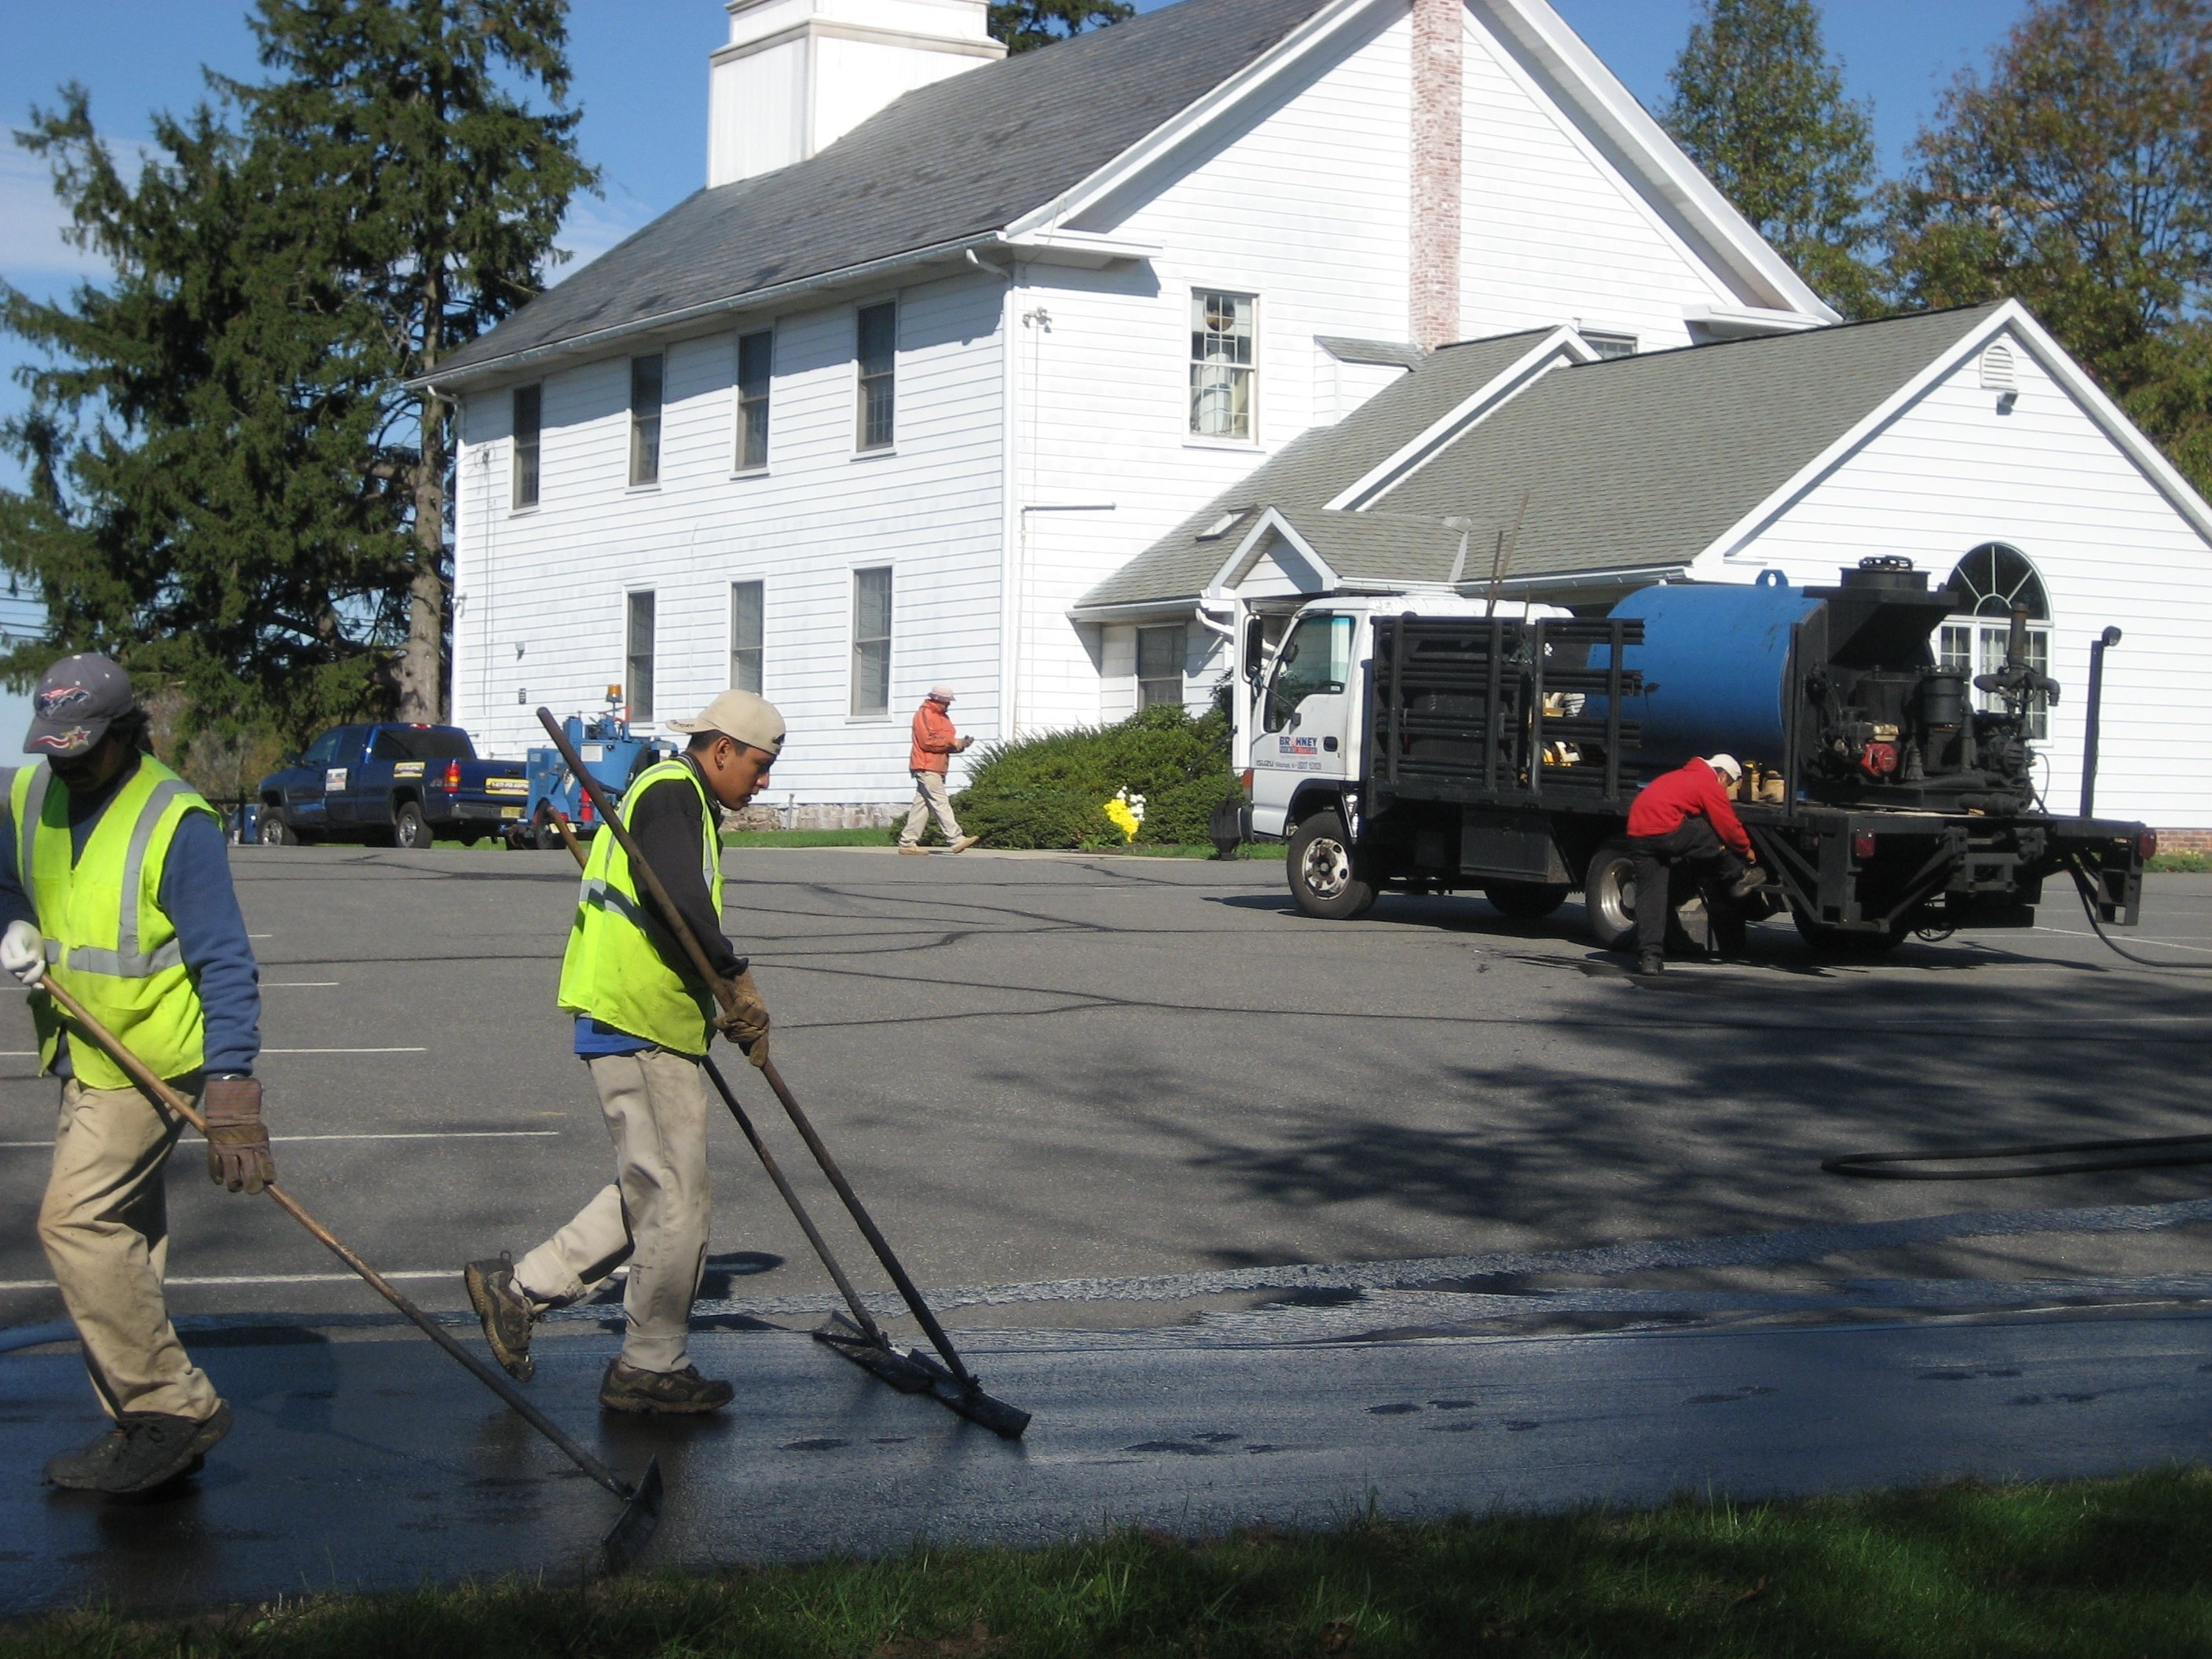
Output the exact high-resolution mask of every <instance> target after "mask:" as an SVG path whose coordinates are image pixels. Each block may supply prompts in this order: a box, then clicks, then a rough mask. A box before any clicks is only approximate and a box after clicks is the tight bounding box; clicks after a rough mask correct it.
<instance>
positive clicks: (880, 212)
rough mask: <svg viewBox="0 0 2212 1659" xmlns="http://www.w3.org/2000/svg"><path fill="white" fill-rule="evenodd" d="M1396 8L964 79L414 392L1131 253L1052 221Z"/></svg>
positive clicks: (1588, 99)
mask: <svg viewBox="0 0 2212 1659" xmlns="http://www.w3.org/2000/svg"><path fill="white" fill-rule="evenodd" d="M1402 3H1403V0H1177V3H1176V4H1173V5H1169V6H1164V7H1162V8H1160V9H1158V10H1157V11H1152V12H1147V13H1146V14H1143V15H1139V16H1137V17H1133V18H1131V19H1129V20H1127V21H1124V22H1121V23H1116V24H1115V25H1114V26H1113V27H1110V28H1104V29H1096V30H1092V31H1090V32H1089V33H1084V34H1079V35H1076V36H1074V37H1073V38H1072V39H1069V40H1061V41H1058V42H1055V43H1054V44H1053V45H1052V46H1047V47H1044V48H1042V49H1041V50H1039V51H1036V52H1019V53H1016V54H1014V55H1012V56H1011V57H1008V58H1002V59H1000V60H999V61H997V62H995V63H991V64H983V65H981V66H980V67H977V68H975V69H970V70H964V71H963V72H962V73H960V74H957V75H954V76H950V77H949V78H947V79H945V80H943V81H939V82H935V83H933V84H932V85H930V86H927V87H923V88H919V89H917V90H915V91H913V92H909V93H908V94H905V95H904V96H902V97H901V98H899V99H897V100H896V101H894V102H893V103H891V104H890V106H888V107H886V108H885V109H884V110H883V111H881V112H878V114H876V115H874V116H872V117H871V118H869V119H867V120H866V121H864V122H862V123H861V124H860V125H859V126H857V127H855V128H854V130H853V131H851V132H849V133H848V134H846V135H845V137H842V138H841V139H839V140H838V141H837V142H836V143H834V144H831V145H830V146H829V147H828V148H827V149H823V151H821V152H820V153H819V154H818V155H814V156H811V157H810V158H808V159H807V160H805V161H799V162H796V163H794V164H793V165H792V166H790V167H782V168H779V169H778V170H776V171H775V172H773V173H763V174H760V175H758V176H757V177H755V178H751V179H741V180H739V181H738V183H735V184H731V185H721V186H720V187H718V188H714V189H709V190H702V191H698V192H696V194H694V195H692V196H690V197H687V198H685V199H684V201H683V202H681V203H679V204H677V206H676V207H674V208H672V209H671V210H669V211H668V212H667V213H665V214H663V215H662V216H660V217H659V218H658V219H656V220H654V221H653V222H652V223H651V224H649V225H647V226H646V227H645V228H643V229H642V230H640V231H639V232H637V233H636V234H635V235H633V236H631V237H629V239H628V240H625V241H623V242H622V243H621V244H619V245H618V246H616V247H614V248H612V249H610V250H609V251H608V252H605V253H604V254H601V255H600V256H599V258H597V259H595V260H593V261H592V263H591V264H588V265H586V266H585V267H584V268H583V269H582V270H580V271H578V272H576V273H575V274H574V276H569V277H568V278H567V279H566V280H565V281H563V282H562V283H558V284H557V285H556V286H555V287H554V288H552V289H549V290H548V291H547V292H545V293H544V294H542V295H538V297H537V298H536V299H534V300H532V301H531V302H530V303H529V304H527V305H526V306H525V307H523V308H522V309H521V310H520V311H519V312H517V313H514V314H513V316H511V317H509V318H507V319H506V320H505V321H503V322H501V324H500V325H498V326H496V327H495V328H494V329H492V330H491V331H489V332H488V333H486V334H484V335H482V336H480V337H478V338H477V339H475V340H473V341H471V342H470V343H467V344H466V345H464V346H461V347H459V349H456V350H455V351H453V353H452V354H451V355H450V356H447V358H446V359H445V360H444V362H441V364H440V365H439V367H438V368H437V369H436V370H435V372H434V373H433V374H429V375H427V376H424V377H422V378H421V379H420V380H417V381H416V382H414V384H416V385H421V384H424V383H426V382H430V381H435V382H436V383H438V384H440V385H441V386H443V385H453V384H456V383H459V382H463V381H468V380H481V379H486V378H489V377H491V376H493V375H495V374H500V373H501V372H502V371H512V370H515V369H519V368H522V367H523V366H524V365H526V364H527V363H530V362H536V361H539V360H542V359H544V358H546V357H550V356H556V355H560V356H567V355H571V354H580V353H582V352H585V351H587V350H589V349H592V348H594V347H596V346H599V345H603V344H607V343H611V342H613V341H615V340H617V339H620V338H623V337H629V336H635V335H641V334H649V333H652V332H653V331H661V330H666V331H679V330H681V329H683V328H684V327H685V326H687V325H694V324H696V322H698V321H699V319H705V318H709V317H713V316H715V315H719V314H720V313H726V312H732V311H737V310H742V309H750V308H757V307H766V306H769V305H771V304H774V303H776V302H777V301H780V300H781V299H783V298H785V297H787V296H795V295H796V294H797V293H799V292H802V291H811V290H818V289H821V288H823V287H824V286H827V285H830V284H838V285H858V284H860V283H866V282H871V281H876V280H883V281H885V282H889V281H892V280H895V279H896V276H897V275H898V274H900V273H902V272H905V271H907V270H911V269H913V268H915V267H916V266H918V265H921V264H931V263H934V262H942V263H943V264H945V265H946V266H948V267H950V266H952V265H954V264H957V262H958V260H959V259H960V258H961V256H962V255H963V252H966V251H969V250H981V249H984V248H986V247H987V246H991V245H994V244H997V243H1005V244H1007V245H1009V246H1013V247H1016V248H1030V247H1034V248H1035V250H1036V251H1037V252H1045V251H1046V250H1056V251H1057V252H1058V253H1059V254H1060V257H1065V258H1075V259H1076V260H1078V262H1081V261H1082V260H1083V259H1084V258H1086V257H1088V258H1091V260H1093V261H1094V262H1095V261H1097V260H1100V259H1105V258H1138V257H1143V256H1144V255H1145V254H1146V253H1147V252H1151V250H1145V249H1139V248H1134V247H1133V246H1127V245H1117V244H1115V243H1113V242H1112V240H1111V239H1110V238H1100V237H1097V236H1086V235H1085V234H1084V233H1081V232H1077V231H1071V230H1070V229H1069V228H1068V226H1069V225H1070V224H1071V222H1074V221H1076V220H1078V219H1079V218H1080V217H1081V216H1082V214H1083V213H1084V211H1085V210H1086V209H1087V208H1089V207H1091V206H1094V205H1096V204H1098V203H1099V202H1100V201H1101V200H1103V198H1104V197H1106V196H1108V195H1109V194H1110V193H1111V192H1113V191H1115V190H1117V189H1120V188H1121V187H1123V186H1125V185H1127V183H1128V182H1129V181H1130V180H1131V179H1133V178H1137V177H1139V176H1140V175H1142V174H1143V173H1145V171H1146V169H1147V168H1149V167H1153V166H1155V165H1156V164H1158V162H1159V161H1161V159H1162V158H1163V157H1164V156H1166V155H1170V154H1171V153H1174V152H1176V150H1177V148H1178V147H1179V146H1182V145H1183V144H1185V143H1188V142H1190V141H1191V140H1192V139H1193V137H1194V136H1202V135H1204V134H1205V133H1206V132H1207V131H1210V130H1211V127H1212V125H1213V124H1214V123H1216V122H1217V121H1218V119H1220V118H1222V116H1223V114H1224V112H1226V111H1229V110H1233V109H1235V108H1237V107H1239V106H1240V105H1241V103H1242V101H1243V100H1244V99H1245V98H1246V97H1247V96H1248V95H1251V94H1255V93H1256V92H1257V91H1258V90H1259V89H1260V88H1263V87H1264V86H1265V85H1267V83H1268V82H1270V81H1272V80H1273V78H1275V77H1276V76H1278V75H1279V73H1283V72H1287V71H1288V70H1290V69H1291V67H1292V66H1293V64H1295V63H1296V62H1297V60H1298V59H1299V58H1302V57H1304V55H1305V54H1306V53H1307V52H1310V51H1311V50H1322V49H1326V43H1327V41H1328V40H1329V39H1331V38H1334V35H1335V34H1336V33H1338V32H1339V30H1340V28H1344V27H1352V26H1353V25H1355V24H1356V23H1357V21H1358V18H1359V16H1360V15H1362V14H1364V13H1366V12H1368V11H1370V9H1374V8H1376V7H1377V6H1381V5H1389V4H1402ZM1468 5H1469V7H1470V9H1471V10H1472V11H1473V13H1474V16H1475V18H1476V20H1477V21H1478V23H1479V26H1480V27H1483V28H1485V29H1486V30H1487V32H1488V33H1489V34H1490V36H1491V38H1492V40H1494V41H1495V42H1496V43H1497V44H1498V46H1499V48H1500V49H1501V50H1503V51H1504V52H1506V53H1507V54H1508V55H1509V56H1510V57H1511V58H1513V59H1514V61H1515V62H1516V64H1518V65H1519V67H1520V69H1521V70H1522V73H1524V74H1525V75H1526V76H1528V78H1529V79H1530V81H1531V82H1533V83H1534V85H1535V86H1536V87H1537V88H1539V89H1540V90H1541V92H1542V94H1544V95H1545V96H1547V97H1548V98H1550V99H1552V100H1554V101H1555V102H1556V103H1557V104H1558V106H1559V108H1560V109H1561V110H1562V111H1563V112H1565V113H1566V114H1567V115H1568V116H1569V117H1570V118H1571V119H1573V120H1574V121H1575V122H1576V123H1577V125H1578V126H1579V127H1580V128H1581V130H1582V131H1583V133H1584V134H1585V135H1586V136H1587V137H1588V138H1589V141H1590V142H1591V143H1593V144H1594V145H1595V147H1596V148H1597V149H1599V150H1600V151H1601V153H1602V154H1604V155H1606V157H1607V159H1608V161H1610V162H1611V164H1612V165H1613V167H1616V168H1618V169H1619V170H1620V173H1622V174H1623V176H1624V177H1626V179H1628V180H1629V181H1630V182H1631V184H1632V187H1633V188H1635V189H1636V190H1638V191H1639V192H1640V193H1641V194H1642V196H1643V197H1644V199H1645V200H1646V201H1647V202H1648V203H1650V204H1651V206H1652V207H1653V209H1654V210H1656V212H1658V213H1659V214H1660V215H1661V216H1662V218H1664V219H1665V220H1666V221H1667V222H1668V224H1669V225H1670V227H1671V228H1673V229H1674V232H1675V234H1678V235H1680V237H1681V238H1683V240H1685V241H1686V243H1687V244H1688V246H1690V247H1691V248H1692V249H1693V250H1695V251H1696V252H1697V253H1698V254H1699V257H1700V258H1703V259H1704V260H1705V261H1706V263H1707V264H1708V266H1709V268H1710V269H1711V270H1712V272H1713V273H1714V275H1715V276H1716V277H1717V278H1718V279H1720V280H1721V281H1722V282H1723V283H1724V284H1725V285H1726V286H1727V287H1728V288H1729V289H1730V290H1731V291H1733V292H1735V294H1736V295H1738V297H1739V298H1740V299H1741V301H1742V302H1743V303H1744V304H1745V305H1746V306H1748V307H1751V308H1752V311H1753V312H1756V313H1759V314H1761V315H1765V314H1767V313H1772V315H1773V316H1775V317H1777V318H1783V317H1796V316H1802V317H1805V318H1808V319H1812V320H1814V321H1818V322H1827V321H1832V320H1833V319H1834V316H1835V313H1833V312H1832V311H1831V310H1830V309H1829V308H1828V307H1826V305H1824V304H1823V303H1822V302H1821V301H1820V299H1819V298H1818V297H1817V296H1816V295H1814V294H1813V292H1812V290H1811V289H1808V288H1807V287H1806V286H1805V284H1804V283H1802V281H1801V280H1800V279H1799V278H1798V277H1797V276H1796V273H1795V272H1793V271H1791V270H1790V268H1789V266H1788V264H1786V263H1784V260H1783V259H1782V258H1781V257H1780V256H1779V255H1778V254H1777V253H1776V252H1774V250H1773V249H1772V248H1771V247H1769V246H1767V245H1766V244H1765V242H1764V241H1763V240H1761V239H1760V238H1759V234H1758V233H1757V232H1756V231H1755V230H1753V228H1752V227H1751V226H1750V225H1749V224H1748V223H1747V222H1746V221H1745V220H1744V219H1743V217H1742V216H1741V214H1739V213H1737V212H1736V210H1735V209H1734V208H1733V207H1731V206H1730V205H1729V204H1728V202H1727V201H1726V200H1724V199H1723V197H1722V196H1721V195H1720V193H1719V192H1718V191H1717V190H1715V189H1714V188H1713V186H1712V185H1711V183H1710V181H1708V180H1707V179H1705V177H1704V175H1703V174H1701V173H1699V172H1698V170H1697V168H1696V167H1694V166H1693V165H1692V163H1691V161H1689V159H1688V157H1686V155H1683V154H1682V152H1681V151H1680V149H1679V148H1677V147H1676V146H1675V144H1674V143H1673V141H1672V140H1670V139H1669V138H1668V137H1667V136H1666V134H1665V133H1664V132H1663V131H1662V130H1661V129H1660V128H1659V126H1658V125H1657V124H1656V122H1654V121H1653V120H1652V119H1651V118H1650V116H1649V115H1648V114H1646V113H1645V112H1644V110H1643V108H1642V106H1640V105H1638V103H1637V101H1636V100H1635V98H1634V97H1633V96H1632V94H1630V93H1629V92H1628V91H1627V89H1626V88H1625V87H1623V86H1622V85H1621V83H1620V81H1619V79H1618V78H1617V77H1615V76H1613V73H1612V72H1611V71H1610V70H1607V68H1606V67H1605V66H1604V64H1601V62H1600V61H1599V60H1598V59H1597V58H1596V57H1595V54H1593V53H1592V52H1590V51H1589V48H1588V47H1587V46H1584V45H1583V43H1582V41H1581V40H1579V39H1578V38H1577V36H1576V35H1575V33H1574V32H1573V30H1571V28H1569V27H1567V25H1566V24H1565V22H1564V21H1561V19H1560V18H1559V15H1558V13H1556V12H1555V11H1553V9H1552V8H1551V6H1550V5H1549V4H1548V3H1547V0H1468ZM1048 257H1049V256H1048ZM1746 314H1750V313H1746Z"/></svg>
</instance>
